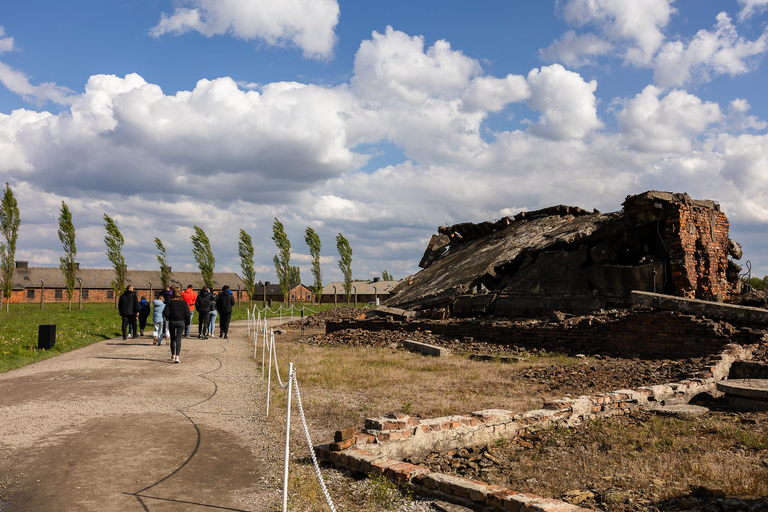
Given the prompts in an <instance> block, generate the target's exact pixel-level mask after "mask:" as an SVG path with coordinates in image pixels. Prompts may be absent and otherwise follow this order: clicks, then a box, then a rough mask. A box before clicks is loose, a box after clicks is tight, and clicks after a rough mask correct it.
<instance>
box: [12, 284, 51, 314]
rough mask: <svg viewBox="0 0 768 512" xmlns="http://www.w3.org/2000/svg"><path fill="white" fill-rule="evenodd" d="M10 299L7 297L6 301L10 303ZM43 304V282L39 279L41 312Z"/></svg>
mask: <svg viewBox="0 0 768 512" xmlns="http://www.w3.org/2000/svg"><path fill="white" fill-rule="evenodd" d="M10 300H11V298H10V297H8V301H9V302H10ZM44 303H45V282H44V281H43V280H42V279H41V280H40V311H42V310H43V304H44Z"/></svg>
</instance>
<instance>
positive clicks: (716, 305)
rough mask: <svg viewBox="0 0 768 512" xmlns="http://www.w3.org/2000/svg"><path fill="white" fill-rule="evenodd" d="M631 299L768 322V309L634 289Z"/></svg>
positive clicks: (721, 316)
mask: <svg viewBox="0 0 768 512" xmlns="http://www.w3.org/2000/svg"><path fill="white" fill-rule="evenodd" d="M629 301H630V302H631V303H632V304H637V305H642V306H650V307H652V308H658V309H666V310H670V311H680V312H683V313H691V314H694V315H704V316H708V317H713V318H724V319H726V320H736V321H741V322H746V323H750V324H757V325H766V324H768V309H763V308H753V307H749V306H737V305H735V304H723V303H720V302H709V301H706V300H699V299H687V298H685V297H676V296H673V295H664V294H662V293H651V292H643V291H633V292H631V293H630V296H629Z"/></svg>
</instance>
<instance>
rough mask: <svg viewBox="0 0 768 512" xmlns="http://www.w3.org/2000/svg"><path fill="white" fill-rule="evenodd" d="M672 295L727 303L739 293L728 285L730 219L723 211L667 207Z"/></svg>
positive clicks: (667, 237) (688, 206)
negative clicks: (727, 300)
mask: <svg viewBox="0 0 768 512" xmlns="http://www.w3.org/2000/svg"><path fill="white" fill-rule="evenodd" d="M665 213H666V226H665V241H666V243H667V245H668V246H669V252H670V266H671V270H672V285H673V287H674V290H673V292H672V293H673V294H674V295H680V296H683V297H688V298H696V299H703V300H721V301H722V300H725V299H728V298H730V297H732V296H733V295H734V294H736V293H737V290H736V287H735V286H734V285H733V284H730V283H729V282H728V279H727V277H726V270H727V268H728V244H729V238H728V230H729V225H728V219H727V218H726V216H725V214H724V213H723V212H721V211H718V210H714V209H711V208H705V207H703V206H697V205H695V204H684V203H674V204H668V205H667V206H666V208H665Z"/></svg>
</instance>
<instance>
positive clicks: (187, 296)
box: [181, 284, 197, 338]
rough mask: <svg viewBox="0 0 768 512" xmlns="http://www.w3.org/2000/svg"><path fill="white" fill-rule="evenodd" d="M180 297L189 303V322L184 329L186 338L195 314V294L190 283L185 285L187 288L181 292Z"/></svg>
mask: <svg viewBox="0 0 768 512" xmlns="http://www.w3.org/2000/svg"><path fill="white" fill-rule="evenodd" d="M181 298H182V299H184V301H185V302H186V303H187V304H189V323H188V324H187V326H186V330H185V331H184V337H185V338H186V337H187V336H189V329H190V327H191V325H192V318H193V317H194V316H195V301H196V300H197V294H196V293H195V290H193V289H192V285H191V284H190V285H187V289H186V290H184V291H183V292H181Z"/></svg>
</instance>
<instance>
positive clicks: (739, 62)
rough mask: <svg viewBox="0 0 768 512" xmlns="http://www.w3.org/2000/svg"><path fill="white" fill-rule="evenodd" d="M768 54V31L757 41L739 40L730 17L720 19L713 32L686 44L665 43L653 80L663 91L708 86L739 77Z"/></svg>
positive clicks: (720, 17) (702, 31) (656, 63)
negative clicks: (698, 84)
mask: <svg viewBox="0 0 768 512" xmlns="http://www.w3.org/2000/svg"><path fill="white" fill-rule="evenodd" d="M766 50H768V31H764V32H763V34H762V35H761V36H760V37H758V38H757V39H756V40H754V41H749V40H746V39H744V38H743V37H741V36H739V34H738V33H737V31H736V27H734V26H733V23H732V22H731V19H730V18H729V17H728V15H727V14H725V13H724V12H721V13H720V14H718V15H717V23H716V25H715V27H714V30H711V31H710V30H700V31H699V32H698V33H697V34H696V35H695V36H694V37H693V39H692V40H691V41H690V42H688V43H687V44H686V43H683V42H682V41H670V42H668V43H666V44H665V45H664V46H663V47H662V49H661V51H660V52H659V55H658V56H657V58H656V62H655V65H654V79H655V80H656V83H657V84H658V85H660V86H662V87H676V86H681V85H684V84H687V83H690V82H706V81H709V80H711V79H712V78H714V77H716V76H719V75H730V76H735V75H740V74H743V73H747V72H748V71H750V70H751V69H752V67H753V60H754V59H755V58H756V57H758V56H760V55H762V54H764V53H765V52H766Z"/></svg>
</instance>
